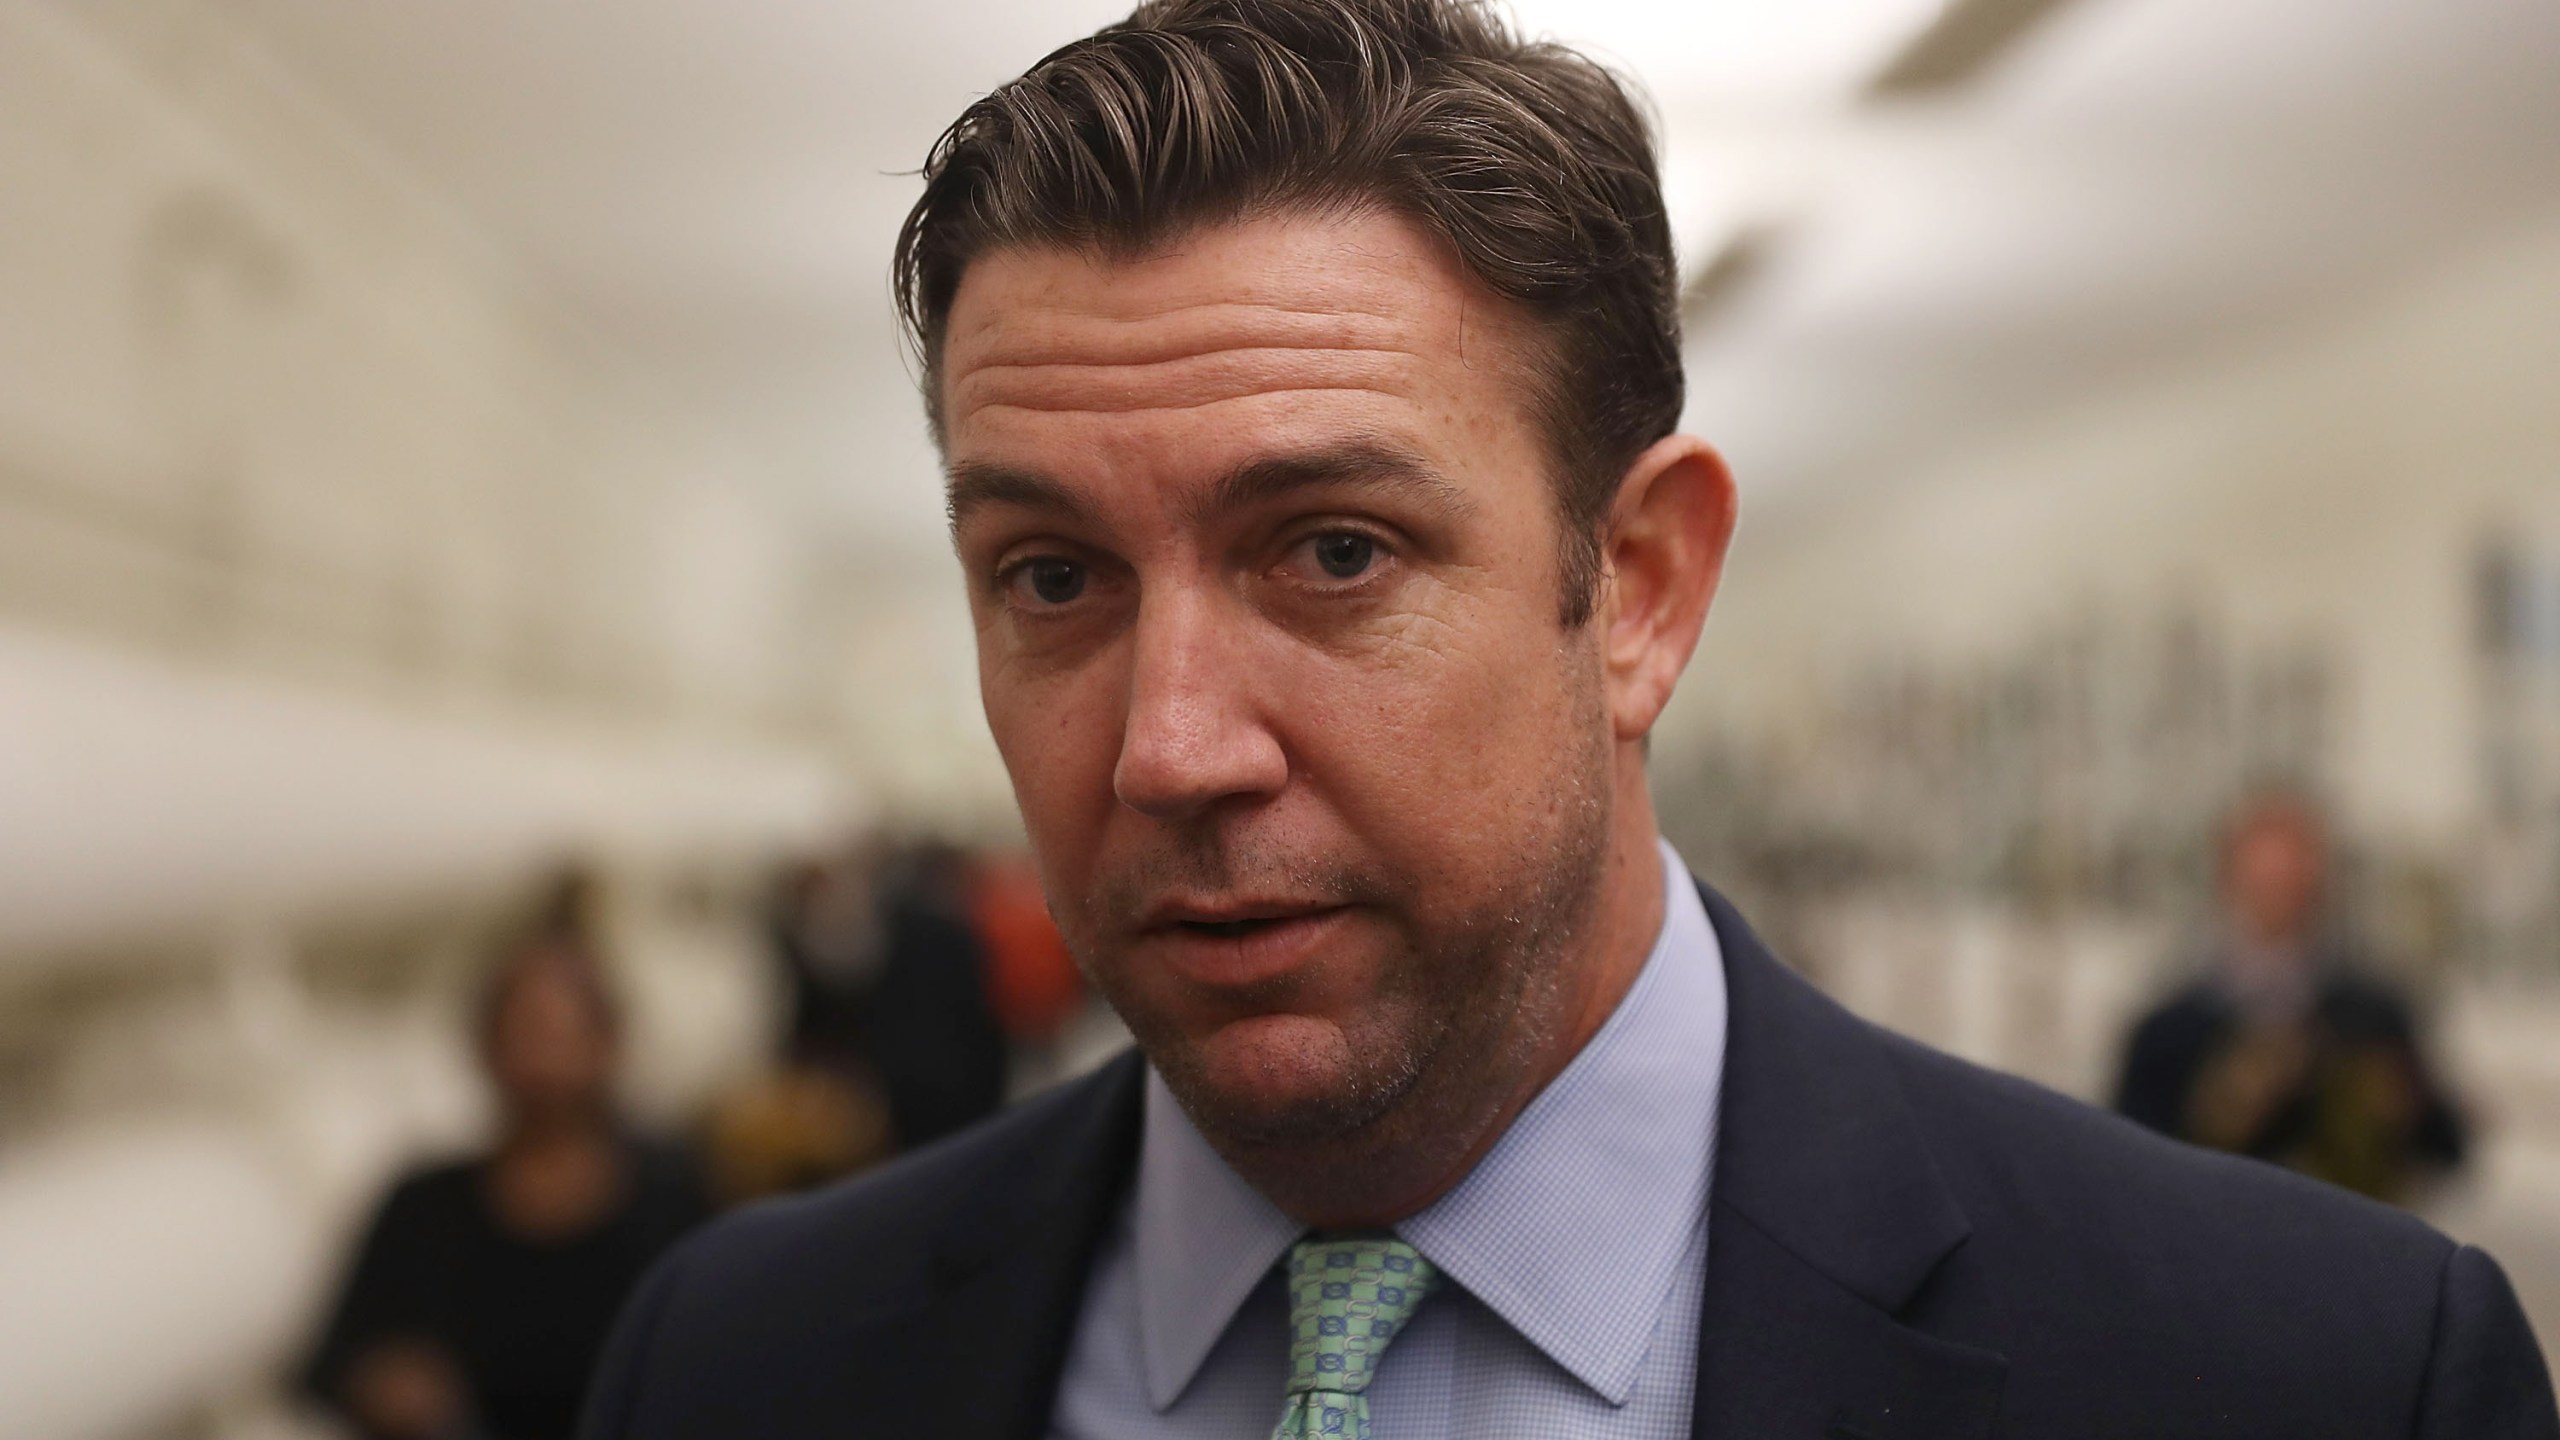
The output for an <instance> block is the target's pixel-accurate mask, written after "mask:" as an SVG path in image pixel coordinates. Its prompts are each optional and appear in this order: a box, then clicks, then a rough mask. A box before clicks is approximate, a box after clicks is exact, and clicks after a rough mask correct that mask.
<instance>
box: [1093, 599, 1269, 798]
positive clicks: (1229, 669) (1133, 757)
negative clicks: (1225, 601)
mask: <svg viewBox="0 0 2560 1440" xmlns="http://www.w3.org/2000/svg"><path fill="white" fill-rule="evenodd" d="M1222 609H1223V607H1222V606H1221V605H1220V604H1219V599H1218V597H1216V596H1212V595H1201V594H1182V593H1174V594H1164V593H1159V594H1157V595H1151V596H1148V597H1146V598H1145V599H1144V600H1142V601H1141V602H1140V605H1139V611H1138V621H1137V629H1136V631H1135V632H1134V634H1133V637H1132V644H1133V646H1134V652H1135V653H1134V654H1133V656H1132V657H1131V661H1130V669H1129V715H1128V721H1127V724H1126V727H1125V728H1124V730H1123V731H1122V734H1121V737H1120V763H1119V764H1118V766H1116V767H1115V768H1114V769H1113V770H1112V773H1111V785H1112V790H1113V792H1114V793H1115V794H1117V795H1118V796H1119V798H1120V803H1121V804H1123V805H1126V806H1128V807H1129V808H1130V809H1132V810H1136V811H1138V812H1140V813H1141V814H1145V815H1150V816H1153V817H1155V818H1156V819H1159V820H1178V819H1184V818H1187V817H1189V816H1192V815H1195V814H1198V813H1199V812H1201V811H1203V810H1206V809H1208V808H1210V807H1212V806H1214V805H1216V804H1217V803H1218V802H1220V801H1222V800H1227V799H1231V798H1235V797H1239V796H1261V795H1272V794H1276V793H1278V792H1279V790H1280V788H1281V787H1282V786H1283V785H1284V784H1286V783H1287V781H1288V778H1289V757H1288V755H1287V753H1286V752H1285V751H1283V750H1282V749H1281V746H1280V741H1279V739H1278V737H1277V736H1275V735H1273V734H1272V732H1271V729H1270V726H1269V724H1268V723H1267V717H1266V716H1265V715H1264V714H1263V713H1262V711H1261V708H1260V706H1259V703H1258V701H1257V699H1256V696H1257V695H1258V694H1259V693H1260V691H1261V688H1262V687H1261V686H1260V685H1259V684H1258V683H1257V682H1256V677H1255V676H1254V674H1253V673H1252V665H1251V662H1250V658H1249V657H1248V656H1247V654H1246V653H1245V650H1246V647H1245V646H1244V645H1243V644H1241V643H1240V642H1241V640H1242V637H1241V636H1240V635H1239V634H1237V633H1236V627H1237V626H1238V625H1240V624H1241V623H1242V622H1241V620H1240V619H1239V618H1237V617H1231V616H1225V615H1222V613H1221V611H1222Z"/></svg>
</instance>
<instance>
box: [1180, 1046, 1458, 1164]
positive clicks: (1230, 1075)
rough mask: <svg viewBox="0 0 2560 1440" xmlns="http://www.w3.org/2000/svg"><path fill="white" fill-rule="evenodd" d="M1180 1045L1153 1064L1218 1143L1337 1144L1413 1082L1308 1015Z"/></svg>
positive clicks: (1391, 1103)
mask: <svg viewBox="0 0 2560 1440" xmlns="http://www.w3.org/2000/svg"><path fill="white" fill-rule="evenodd" d="M1181 1048H1182V1050H1183V1053H1182V1054H1181V1055H1179V1056H1160V1057H1157V1068H1158V1069H1159V1070H1161V1071H1162V1072H1163V1073H1164V1077H1165V1083H1166V1084H1167V1085H1168V1086H1170V1087H1171V1088H1172V1090H1173V1093H1174V1095H1175V1097H1176V1098H1177V1099H1179V1100H1181V1102H1182V1108H1183V1109H1184V1110H1185V1111H1187V1112H1188V1113H1189V1114H1190V1116H1191V1119H1192V1123H1193V1124H1195V1125H1198V1126H1199V1127H1200V1129H1201V1132H1202V1133H1203V1134H1205V1135H1207V1136H1208V1137H1209V1139H1210V1140H1211V1141H1212V1142H1215V1143H1218V1144H1220V1145H1221V1146H1225V1145H1248V1146H1256V1147H1261V1146H1279V1145H1298V1144H1311V1143H1318V1142H1323V1141H1329V1140H1338V1139H1341V1138H1343V1137H1346V1136H1348V1135H1351V1134H1353V1133H1356V1132H1357V1131H1359V1130H1360V1129H1362V1128H1363V1127H1365V1126H1367V1125H1368V1124H1370V1123H1371V1122H1372V1121H1375V1120H1376V1119H1377V1118H1378V1117H1379V1116H1380V1115H1381V1114H1383V1113H1385V1112H1386V1111H1387V1110H1388V1109H1390V1108H1392V1107H1393V1106H1394V1104H1395V1102H1396V1101H1397V1099H1399V1098H1400V1097H1401V1096H1402V1094H1403V1092H1404V1090H1405V1088H1406V1085H1407V1083H1409V1081H1410V1078H1411V1077H1410V1074H1409V1073H1408V1072H1407V1070H1406V1067H1402V1066H1389V1067H1385V1068H1386V1069H1387V1070H1388V1072H1389V1073H1386V1074H1378V1073H1374V1072H1376V1071H1377V1070H1378V1069H1379V1068H1380V1067H1379V1066H1378V1065H1377V1061H1378V1059H1379V1058H1380V1057H1377V1056H1374V1055H1373V1056H1361V1055H1357V1054H1355V1053H1354V1048H1353V1046H1352V1045H1351V1043H1350V1039H1349V1037H1348V1036H1346V1035H1345V1034H1344V1033H1343V1031H1342V1028H1341V1027H1340V1026H1339V1025H1337V1024H1335V1023H1334V1022H1333V1021H1330V1020H1327V1019H1323V1018H1321V1017H1318V1016H1312V1015H1291V1014H1277V1015H1255V1016H1251V1017H1248V1018H1246V1019H1242V1020H1235V1021H1230V1022H1228V1023H1227V1024H1225V1025H1222V1026H1220V1027H1219V1028H1218V1029H1217V1030H1216V1031H1215V1032H1213V1033H1212V1034H1210V1035H1208V1036H1206V1037H1204V1038H1202V1039H1201V1040H1198V1041H1196V1042H1189V1043H1186V1044H1184V1045H1183V1046H1182V1047H1181ZM1363 1060H1366V1061H1367V1062H1368V1063H1367V1064H1363V1063H1362V1061H1363Z"/></svg>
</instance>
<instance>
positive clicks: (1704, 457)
mask: <svg viewBox="0 0 2560 1440" xmlns="http://www.w3.org/2000/svg"><path fill="white" fill-rule="evenodd" d="M1735 507H1736V502H1735V497H1734V487H1733V475H1732V472H1731V471H1729V470H1727V469H1726V468H1725V463H1724V457H1722V456H1720V455H1718V454H1717V453H1716V452H1715V448H1714V447H1713V446H1710V445H1709V444H1707V442H1705V441H1704V440H1701V439H1699V438H1697V437H1696V436H1694V435H1673V436H1669V437H1667V438H1665V439H1663V440H1661V441H1658V442H1656V443H1655V444H1654V445H1652V446H1651V447H1649V448H1648V449H1646V451H1645V452H1644V453H1643V454H1642V455H1639V456H1637V457H1636V461H1635V464H1634V465H1632V466H1630V467H1629V468H1628V471H1627V477H1626V480H1625V483H1624V484H1622V485H1621V486H1620V487H1619V491H1618V500H1617V503H1616V505H1615V506H1614V507H1613V508H1612V510H1611V513H1610V517H1609V531H1608V545H1607V551H1606V554H1605V555H1604V556H1603V573H1604V574H1606V575H1607V576H1608V582H1607V586H1606V591H1605V602H1606V608H1605V614H1606V617H1607V624H1608V634H1607V636H1606V639H1605V645H1606V654H1607V660H1608V678H1609V691H1610V710H1611V715H1612V719H1613V721H1614V722H1615V725H1616V728H1617V731H1618V737H1619V738H1620V739H1622V740H1628V739H1635V738H1637V737H1640V736H1642V735H1644V734H1646V733H1648V732H1649V731H1650V730H1651V729H1652V728H1653V722H1654V720H1655V719H1656V718H1657V717H1658V716H1660V715H1661V713H1662V707H1663V706H1664V705H1666V704H1668V703H1669V702H1670V699H1671V691H1672V687H1673V686H1674V685H1675V684H1676V683H1677V682H1678V681H1679V678H1680V672H1681V670H1682V669H1683V668H1685V667H1686V666H1687V665H1688V663H1689V655H1690V652H1692V651H1693V650H1695V649H1696V648H1697V644H1698V634H1699V631H1700V630H1701V629H1703V628H1704V626H1705V624H1706V618H1707V607H1708V605H1709V604H1710V603H1711V602H1712V601H1713V600H1714V598H1715V591H1716V584H1717V582H1718V581H1719V580H1720V579H1721V578H1722V577H1723V574H1724V557H1725V549H1726V546H1727V545H1728V544H1730V543H1731V541H1732V539H1733V526H1734V516H1735Z"/></svg>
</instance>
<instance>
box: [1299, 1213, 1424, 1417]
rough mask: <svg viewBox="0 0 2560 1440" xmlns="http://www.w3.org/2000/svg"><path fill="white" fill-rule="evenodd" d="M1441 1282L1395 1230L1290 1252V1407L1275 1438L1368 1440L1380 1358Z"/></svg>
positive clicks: (1311, 1243) (1322, 1241) (1304, 1243)
mask: <svg viewBox="0 0 2560 1440" xmlns="http://www.w3.org/2000/svg"><path fill="white" fill-rule="evenodd" d="M1439 1283H1440V1272H1439V1271H1438V1270H1436V1269H1433V1268H1432V1265H1431V1262H1430V1261H1428V1260H1425V1259H1423V1258H1422V1253H1421V1252H1420V1251H1418V1250H1416V1249H1414V1248H1413V1247H1412V1246H1410V1245H1407V1244H1406V1243H1404V1242H1403V1241H1401V1240H1398V1239H1396V1238H1395V1237H1394V1236H1392V1235H1366V1236H1361V1235H1355V1236H1337V1237H1333V1238H1330V1239H1328V1238H1322V1237H1319V1238H1316V1239H1310V1240H1301V1241H1299V1242H1298V1243H1297V1244H1296V1245H1295V1246H1293V1247H1291V1248H1290V1251H1289V1408H1287V1409H1286V1410H1283V1411H1281V1412H1280V1423H1279V1425H1278V1426H1277V1427H1275V1428H1274V1429H1273V1430H1272V1432H1271V1440H1305V1437H1311V1436H1318V1435H1340V1436H1344V1437H1346V1440H1369V1397H1368V1396H1367V1394H1365V1393H1364V1392H1365V1391H1367V1390H1368V1388H1369V1381H1370V1379H1371V1377H1373V1376H1375V1375H1376V1374H1377V1372H1378V1357H1379V1356H1381V1355H1383V1354H1385V1353H1386V1349H1387V1342H1389V1341H1391V1340H1393V1339H1395V1338H1396V1332H1397V1331H1399V1330H1402V1329H1403V1328H1404V1323H1405V1321H1407V1320H1409V1319H1411V1318H1412V1317H1413V1309H1414V1307H1415V1306H1417V1305H1419V1304H1421V1303H1422V1298H1423V1297H1424V1296H1426V1295H1428V1294H1430V1293H1431V1291H1432V1287H1434V1286H1436V1285H1438V1284H1439Z"/></svg>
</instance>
